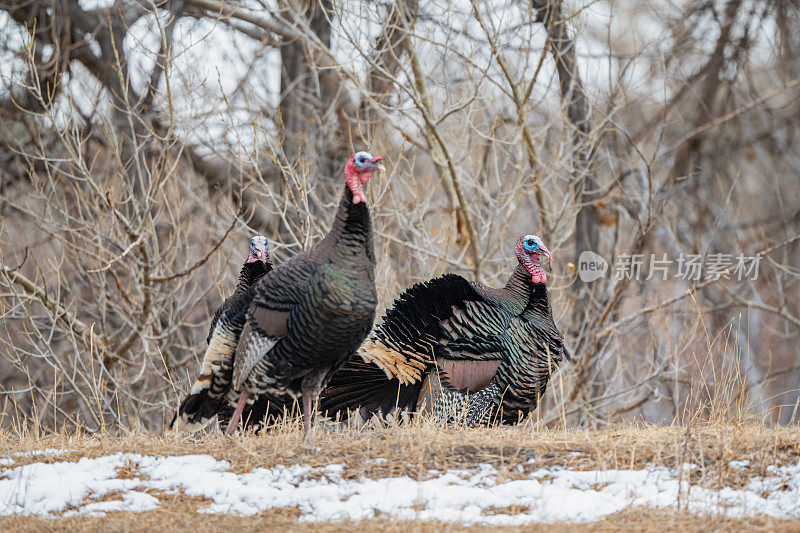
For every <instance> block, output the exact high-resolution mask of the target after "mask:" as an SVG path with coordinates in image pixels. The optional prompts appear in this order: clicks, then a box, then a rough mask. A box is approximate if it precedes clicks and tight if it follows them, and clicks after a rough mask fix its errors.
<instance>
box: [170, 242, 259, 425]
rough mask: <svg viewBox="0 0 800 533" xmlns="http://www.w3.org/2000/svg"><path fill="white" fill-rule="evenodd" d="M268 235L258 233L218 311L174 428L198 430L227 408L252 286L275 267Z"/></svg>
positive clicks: (173, 423)
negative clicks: (198, 369)
mask: <svg viewBox="0 0 800 533" xmlns="http://www.w3.org/2000/svg"><path fill="white" fill-rule="evenodd" d="M267 244H268V241H267V238H266V237H264V236H263V235H256V236H255V237H253V238H252V239H250V248H249V252H248V254H247V259H245V261H244V264H243V265H242V268H241V270H240V271H239V280H238V282H237V283H236V288H235V289H234V290H233V294H231V295H230V296H229V297H228V298H226V299H225V301H224V302H222V305H220V306H219V307H218V308H217V311H216V312H215V313H214V318H212V320H211V327H210V328H209V331H208V337H207V338H206V343H207V344H208V348H207V349H206V352H205V355H204V356H203V362H202V364H201V365H200V375H199V376H198V378H197V379H196V380H195V382H194V384H193V385H192V389H191V391H190V392H189V395H188V396H187V397H186V398H185V399H184V400H183V401H182V402H181V404H180V406H179V407H178V413H177V414H176V415H175V417H174V418H173V419H172V422H170V424H169V426H168V428H169V429H170V430H172V431H189V432H192V431H197V430H199V429H202V428H203V427H205V426H207V425H208V424H209V423H210V422H211V421H212V420H213V419H214V417H215V416H216V415H217V414H219V413H222V412H224V411H225V409H226V403H225V401H224V399H225V394H226V393H227V392H228V389H229V388H230V384H231V378H232V373H233V356H234V354H235V353H236V346H237V345H238V344H239V335H241V333H242V328H243V327H244V314H245V311H246V310H247V306H248V305H249V304H250V301H251V300H252V295H251V294H250V292H249V290H250V287H252V286H253V284H254V283H255V282H256V281H258V280H259V279H261V278H262V277H264V276H265V275H266V274H268V273H269V272H271V271H272V262H271V261H270V260H269V253H268V251H267Z"/></svg>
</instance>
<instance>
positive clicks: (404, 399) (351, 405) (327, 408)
mask: <svg viewBox="0 0 800 533" xmlns="http://www.w3.org/2000/svg"><path fill="white" fill-rule="evenodd" d="M421 387H422V382H421V381H417V382H415V383H411V384H402V383H400V381H399V380H397V379H395V378H389V377H387V375H386V373H385V372H384V371H383V370H382V369H381V368H380V367H378V366H377V365H375V364H373V363H371V362H366V361H364V360H363V359H361V357H360V356H359V355H357V354H356V355H354V356H353V358H352V359H351V360H350V361H349V362H348V363H347V364H346V365H345V366H344V367H342V368H341V369H340V370H339V371H338V372H336V374H334V376H333V378H332V379H331V382H330V384H329V385H328V387H327V388H326V389H325V391H324V392H323V393H322V395H321V396H320V404H319V405H320V407H319V410H320V412H321V413H323V414H325V415H327V416H328V417H330V418H331V419H334V420H336V419H347V418H348V417H349V416H350V415H351V414H352V413H353V412H356V413H357V414H358V415H359V416H360V417H361V419H362V420H363V421H368V420H370V419H371V418H372V417H373V416H377V417H379V418H381V419H384V420H385V419H386V417H387V415H390V414H396V413H400V412H408V411H414V410H415V409H416V407H417V398H418V397H419V392H420V389H421Z"/></svg>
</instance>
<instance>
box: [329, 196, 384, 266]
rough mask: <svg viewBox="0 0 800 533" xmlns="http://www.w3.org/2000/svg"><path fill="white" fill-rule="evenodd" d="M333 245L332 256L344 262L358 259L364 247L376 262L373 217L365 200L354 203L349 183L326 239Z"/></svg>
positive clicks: (368, 256) (373, 261) (368, 255)
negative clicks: (359, 252) (373, 241)
mask: <svg viewBox="0 0 800 533" xmlns="http://www.w3.org/2000/svg"><path fill="white" fill-rule="evenodd" d="M324 242H325V244H326V245H327V246H330V247H332V258H333V256H336V257H337V258H338V259H339V260H341V261H342V262H345V263H347V262H351V261H356V260H358V257H359V254H358V250H360V249H364V250H365V251H366V254H367V258H368V259H369V261H370V263H372V264H373V265H374V264H375V251H374V248H373V243H372V219H371V218H370V216H369V208H368V207H367V204H366V203H365V202H359V203H357V204H354V203H353V192H352V191H351V190H350V187H348V186H347V185H345V186H344V194H342V200H341V201H340V202H339V209H338V210H337V211H336V218H334V219H333V225H332V226H331V230H330V232H328V235H327V236H326V237H325V240H324Z"/></svg>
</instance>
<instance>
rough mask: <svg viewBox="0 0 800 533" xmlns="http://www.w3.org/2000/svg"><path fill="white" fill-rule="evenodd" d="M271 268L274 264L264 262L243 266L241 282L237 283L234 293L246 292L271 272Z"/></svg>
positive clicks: (240, 276)
mask: <svg viewBox="0 0 800 533" xmlns="http://www.w3.org/2000/svg"><path fill="white" fill-rule="evenodd" d="M271 268H272V264H270V263H264V262H263V261H255V262H253V263H245V264H244V265H242V270H240V271H239V281H238V282H237V283H236V290H235V291H234V292H244V291H246V290H247V289H249V288H250V286H251V285H252V284H253V283H255V281H256V280H257V279H258V278H260V277H261V276H263V275H264V274H266V273H267V272H269V271H270V269H271Z"/></svg>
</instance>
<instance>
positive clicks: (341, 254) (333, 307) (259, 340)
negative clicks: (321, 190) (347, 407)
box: [226, 152, 383, 439]
mask: <svg viewBox="0 0 800 533" xmlns="http://www.w3.org/2000/svg"><path fill="white" fill-rule="evenodd" d="M382 169H383V163H382V158H381V157H373V156H372V155H371V154H369V153H367V152H357V153H355V154H353V155H352V156H351V157H350V158H349V159H348V161H347V163H346V164H345V168H344V174H345V181H346V185H345V187H344V192H343V194H342V198H341V201H340V203H339V207H338V210H337V212H336V215H335V218H334V221H333V225H332V226H331V229H330V231H329V232H328V234H327V235H326V236H325V237H324V238H323V239H322V240H321V241H319V242H318V243H316V244H315V245H314V246H312V247H311V248H309V249H308V250H306V251H305V252H304V253H302V254H299V255H297V256H295V257H293V258H292V259H290V260H289V261H287V262H286V263H284V264H282V265H280V266H278V267H277V268H275V269H274V270H273V271H272V272H271V273H270V274H269V275H267V276H265V277H263V278H262V279H260V280H259V281H258V282H257V283H256V284H254V285H253V287H251V289H250V291H251V292H252V298H251V302H250V304H249V305H248V307H247V309H246V313H245V317H244V320H245V323H244V329H243V331H242V335H241V338H240V340H239V344H238V347H237V348H236V354H235V356H234V363H233V376H232V383H231V387H230V389H229V390H228V392H227V395H226V401H227V402H228V404H229V405H232V406H236V409H235V411H234V413H233V416H232V418H231V420H230V423H229V425H228V430H227V432H228V434H230V433H232V432H233V431H234V430H235V428H236V427H237V425H238V422H239V419H240V418H241V414H242V412H243V411H244V409H245V408H246V406H248V405H252V404H253V402H254V401H255V400H257V399H258V398H259V396H262V395H264V396H267V397H270V398H278V399H279V400H280V401H282V402H284V403H286V402H289V403H291V401H293V400H301V401H302V412H303V419H304V428H305V435H306V438H307V439H310V437H311V418H312V415H313V413H314V406H315V404H316V401H317V397H318V396H319V393H320V391H322V390H323V389H324V388H325V386H326V385H327V383H328V381H329V380H330V378H331V376H332V375H333V374H334V372H336V371H337V370H338V369H339V368H340V367H341V366H342V365H343V364H344V363H345V362H346V361H347V360H348V359H349V358H350V357H351V356H352V355H353V354H354V353H355V351H356V349H357V348H358V347H359V346H360V345H361V343H362V342H363V341H364V339H365V338H366V336H367V335H368V334H369V331H370V329H372V324H373V321H374V320H375V307H376V306H377V294H376V291H375V252H374V246H373V237H372V221H371V218H370V212H369V207H368V206H367V198H366V195H365V194H364V185H365V184H366V183H367V181H368V180H369V179H370V177H371V176H372V174H373V173H374V172H376V171H378V170H382Z"/></svg>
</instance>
